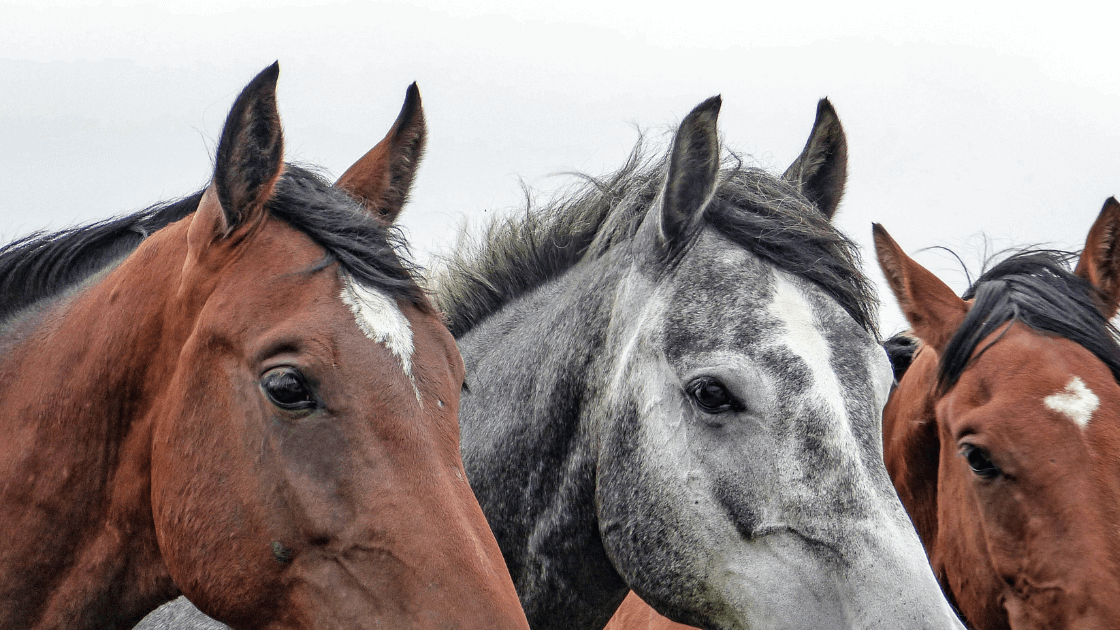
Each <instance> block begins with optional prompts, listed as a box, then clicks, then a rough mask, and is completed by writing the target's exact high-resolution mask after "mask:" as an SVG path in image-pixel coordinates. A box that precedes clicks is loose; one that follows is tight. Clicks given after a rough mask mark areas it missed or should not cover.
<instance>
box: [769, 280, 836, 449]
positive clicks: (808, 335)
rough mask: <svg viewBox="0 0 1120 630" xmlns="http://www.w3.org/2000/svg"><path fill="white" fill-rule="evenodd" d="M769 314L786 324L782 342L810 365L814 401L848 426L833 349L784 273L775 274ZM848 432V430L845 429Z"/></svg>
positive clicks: (801, 296) (803, 298)
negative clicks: (814, 394)
mask: <svg viewBox="0 0 1120 630" xmlns="http://www.w3.org/2000/svg"><path fill="white" fill-rule="evenodd" d="M770 311H771V313H772V314H773V315H774V316H775V317H777V318H778V319H779V320H781V321H782V323H783V324H785V330H784V333H785V334H784V335H782V337H781V341H782V343H783V345H784V346H785V347H786V348H788V349H789V350H790V351H792V352H793V353H794V354H796V355H797V356H799V357H801V358H802V360H804V361H805V363H806V364H807V365H808V367H809V371H810V372H811V373H812V375H813V385H814V386H815V387H814V390H815V393H816V395H817V402H818V403H819V404H822V405H824V406H826V407H827V408H828V409H830V410H831V411H832V412H833V414H835V417H836V419H837V420H839V421H840V422H841V424H842V425H843V426H844V427H845V429H848V426H847V425H848V411H847V408H846V407H845V406H844V393H843V392H842V391H841V389H840V379H839V378H837V376H836V373H835V372H833V371H832V361H831V358H832V352H831V350H830V349H829V347H828V341H826V340H825V338H824V335H823V334H822V333H821V330H820V325H819V324H818V322H817V318H816V317H815V316H814V315H813V307H812V305H811V304H809V301H808V300H807V299H806V298H805V294H804V293H803V292H802V291H801V289H799V288H798V287H797V285H796V284H794V283H793V282H791V281H790V280H789V279H788V278H786V276H785V274H784V272H780V271H779V272H775V273H774V301H773V302H772V303H771V304H770ZM845 432H848V431H845Z"/></svg>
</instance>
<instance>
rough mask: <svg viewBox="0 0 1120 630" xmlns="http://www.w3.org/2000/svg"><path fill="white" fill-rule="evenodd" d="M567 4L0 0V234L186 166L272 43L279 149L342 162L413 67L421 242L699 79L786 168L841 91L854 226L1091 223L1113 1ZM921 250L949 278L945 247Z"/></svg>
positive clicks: (1104, 151) (1118, 55)
mask: <svg viewBox="0 0 1120 630" xmlns="http://www.w3.org/2000/svg"><path fill="white" fill-rule="evenodd" d="M557 4H561V3H557ZM1000 4H1001V5H1003V6H1010V5H1011V3H1000ZM562 5H563V6H553V5H541V4H539V3H535V2H531V1H528V0H520V1H517V0H508V1H507V0H493V1H487V2H469V1H458V2H456V1H444V0H415V1H412V2H366V1H355V2H339V1H329V0H303V1H297V2H289V1H283V0H268V1H266V0H259V1H242V0H221V1H202V2H190V1H181V2H175V3H155V2H140V1H131V2H92V1H74V2H50V1H43V0H21V1H12V0H0V149H2V150H0V241H7V240H10V239H11V238H14V237H16V236H19V235H22V234H25V233H27V232H29V231H31V230H34V229H39V228H59V227H63V226H67V225H71V224H74V223H78V222H85V221H89V220H92V219H97V218H103V217H107V216H110V215H113V214H118V213H122V212H126V211H132V210H136V209H139V208H142V207H145V206H147V205H150V204H152V203H154V202H156V201H159V200H162V199H170V198H175V197H179V196H182V195H185V194H187V193H190V192H192V191H194V190H196V189H197V188H199V187H200V186H202V185H203V184H204V183H205V182H206V180H207V179H208V176H209V173H210V164H211V162H210V160H211V154H212V152H213V149H214V144H215V139H216V138H217V135H218V133H219V131H220V126H221V124H222V122H223V120H224V117H225V114H226V111H227V110H228V108H229V106H230V104H231V102H232V99H233V98H234V96H236V94H237V92H238V91H239V90H240V89H241V88H242V87H243V86H244V84H245V83H246V82H247V81H248V80H249V79H250V78H251V77H252V76H253V75H254V74H255V73H256V72H258V71H259V70H261V69H262V68H263V67H265V66H266V65H268V64H269V63H271V62H272V61H273V60H277V59H278V60H279V61H280V66H281V75H280V92H279V97H280V108H281V114H282V116H283V119H284V124H285V134H286V141H287V152H288V158H289V159H294V160H299V161H304V162H310V163H314V164H319V165H322V166H323V167H325V168H326V169H328V170H329V171H330V172H332V173H334V174H336V175H337V174H340V173H341V172H342V171H343V170H345V168H346V167H347V166H349V165H350V163H351V162H352V161H353V160H355V159H356V158H357V157H359V156H360V155H361V154H362V153H364V152H365V151H366V150H367V149H369V147H371V146H372V145H373V144H374V143H375V142H376V141H377V140H379V139H380V138H381V136H382V135H384V133H385V131H386V130H387V129H388V126H389V124H390V123H391V122H392V120H393V118H394V117H395V116H396V114H397V111H398V110H399V108H400V105H401V102H402V99H403V97H404V91H405V88H406V87H407V85H408V84H409V83H410V82H412V81H418V82H419V85H420V91H421V94H422V96H423V99H424V108H425V111H426V114H427V117H428V125H429V130H430V138H429V144H428V152H427V157H426V158H425V162H424V165H423V167H422V169H421V172H420V176H419V178H418V179H417V182H416V185H415V189H414V194H413V197H412V203H411V205H410V207H409V208H408V209H407V210H406V212H405V215H404V217H403V223H404V225H405V227H406V228H407V230H408V234H409V237H410V239H411V241H412V242H413V244H414V251H415V252H416V253H417V254H418V257H419V258H420V259H421V260H426V259H427V258H428V256H429V254H430V253H431V252H433V251H440V250H443V249H446V248H447V247H450V246H451V245H452V244H453V243H454V239H455V233H456V230H457V227H458V226H459V225H461V224H462V223H464V222H466V223H467V224H469V225H478V224H479V222H480V221H481V220H482V219H483V218H484V217H486V216H490V215H491V214H492V213H499V212H511V211H515V210H516V208H517V206H518V205H519V203H520V201H521V196H522V194H521V190H520V188H519V180H524V181H525V182H526V183H527V184H528V185H529V186H531V187H532V188H533V189H534V190H537V191H540V194H542V195H546V194H548V191H551V190H553V189H555V188H556V187H558V186H561V185H563V184H565V183H567V182H570V179H568V178H565V177H556V176H554V174H556V173H562V172H565V171H572V170H578V171H584V172H588V173H592V174H598V173H602V172H604V171H606V170H611V169H614V168H617V167H618V166H619V165H621V164H622V162H623V160H624V159H625V156H626V154H627V153H628V152H629V150H630V148H631V146H632V145H633V143H634V141H635V139H636V138H637V134H636V132H635V125H637V126H638V127H640V128H642V129H645V130H647V132H648V136H649V137H650V139H651V140H656V141H657V142H664V141H666V140H667V138H666V137H665V135H664V134H665V132H666V130H667V129H670V128H671V127H672V125H674V124H675V123H676V122H677V121H679V120H680V118H681V117H683V116H684V115H685V114H686V113H688V111H689V110H690V109H691V108H692V107H693V106H694V105H696V104H697V103H699V102H700V101H702V100H703V99H705V98H707V97H709V96H711V95H713V94H722V95H723V99H724V105H723V109H722V113H721V115H720V126H721V131H722V135H723V139H724V141H725V145H726V146H727V147H729V148H732V149H734V150H736V151H739V152H742V153H744V154H746V155H747V156H748V157H749V158H750V159H751V160H752V161H753V162H754V163H755V164H757V165H761V166H764V167H768V168H771V169H772V170H775V171H781V170H782V169H784V168H785V166H786V165H787V164H788V163H789V162H790V161H791V160H792V159H793V158H794V157H795V156H796V155H797V153H798V152H799V151H800V149H801V147H802V146H803V145H804V142H805V139H806V137H807V135H808V132H809V128H810V125H811V124H812V120H813V114H814V109H815V104H816V101H817V99H818V98H819V97H821V96H828V97H830V98H831V100H832V102H833V104H834V105H835V106H836V108H837V111H838V112H839V114H840V118H841V120H842V122H843V124H844V126H845V129H846V130H847V134H848V143H849V147H850V178H849V186H848V192H847V195H846V197H845V201H844V203H843V205H842V206H841V211H840V216H839V218H838V222H839V224H840V225H841V227H842V229H844V230H845V231H846V232H847V233H848V234H850V235H851V236H853V237H854V238H856V239H857V241H859V242H860V243H861V244H863V245H864V246H865V247H866V246H868V245H869V244H870V224H871V222H872V221H878V222H881V223H883V224H884V225H885V226H886V227H887V229H888V230H890V232H891V233H892V234H893V235H894V236H895V238H896V239H897V240H898V241H899V243H900V244H901V245H902V246H903V247H904V248H905V249H907V250H909V251H911V252H913V251H915V250H918V249H920V248H923V247H930V246H935V245H943V246H948V247H951V248H953V249H955V250H956V251H958V253H960V254H961V256H962V257H963V258H964V259H965V260H966V262H968V263H969V264H970V265H971V266H972V267H978V266H979V261H980V260H981V258H982V257H983V250H984V247H985V241H984V239H983V238H982V237H981V234H984V235H987V237H989V238H990V241H991V243H990V245H989V248H991V247H994V248H997V249H999V248H1004V247H1008V246H1011V245H1023V244H1028V243H1040V242H1045V243H1050V244H1053V245H1057V246H1061V247H1066V248H1080V247H1081V244H1082V242H1083V240H1084V237H1085V234H1086V233H1087V231H1088V228H1089V225H1090V224H1091V223H1092V220H1093V219H1094V218H1095V216H1096V214H1097V212H1098V211H1099V209H1100V207H1101V204H1102V203H1103V202H1104V200H1105V198H1107V197H1108V196H1109V195H1118V194H1120V116H1118V114H1120V61H1118V60H1120V37H1118V35H1117V33H1118V32H1120V28H1118V27H1120V20H1118V16H1120V8H1118V7H1120V5H1118V4H1117V3H1115V2H1111V3H1105V2H1091V3H1084V4H1082V3H1078V2H1062V3H1046V6H1045V7H1043V6H1042V4H1041V3H1039V4H1038V5H1037V7H1036V8H1031V7H1030V6H1028V4H1023V5H1022V6H1016V7H1015V8H1014V9H1013V10H1010V9H1001V8H998V7H997V6H995V5H994V3H993V4H991V5H985V4H978V3H975V2H938V3H924V6H922V7H920V8H913V9H911V8H904V3H891V4H890V5H889V6H888V5H887V3H882V4H880V3H874V4H865V3H858V2H844V3H839V2H831V3H828V4H823V3H822V4H820V5H818V4H814V3H802V2H769V3H751V2H706V1H704V0H689V1H686V2H678V3H672V4H660V3H656V2H648V1H647V2H641V3H638V2H610V1H609V0H599V1H587V0H567V1H565V2H564V3H562ZM934 5H936V6H934ZM865 258H866V259H867V262H868V263H870V271H871V273H872V275H873V276H874V277H875V278H876V279H879V278H880V276H879V273H878V271H877V269H875V267H874V257H873V254H872V252H871V251H870V250H865ZM917 258H918V259H919V260H920V261H922V262H923V263H925V264H927V265H929V266H930V267H931V268H932V269H934V270H935V271H936V272H937V273H939V274H940V275H942V277H943V278H945V279H946V280H948V281H950V283H951V284H952V285H953V286H954V288H956V289H958V290H960V289H962V288H963V284H964V280H963V276H962V275H961V274H960V273H959V271H958V269H957V267H956V263H955V262H952V261H951V260H947V259H946V258H945V257H944V256H943V255H941V254H939V253H938V252H936V251H931V252H926V253H924V254H919V255H917ZM883 298H884V309H883V320H884V332H887V333H890V332H893V331H895V330H897V329H899V328H901V327H902V320H901V317H900V316H899V315H898V314H897V312H896V307H895V306H894V304H893V302H892V301H890V300H889V296H887V295H883Z"/></svg>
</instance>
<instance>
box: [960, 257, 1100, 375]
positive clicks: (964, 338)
mask: <svg viewBox="0 0 1120 630" xmlns="http://www.w3.org/2000/svg"><path fill="white" fill-rule="evenodd" d="M1075 259H1076V255H1075V254H1071V253H1069V252H1062V251H1057V250H1036V251H1026V252H1021V253H1018V254H1015V255H1013V256H1011V257H1009V258H1007V259H1006V260H1004V261H1002V262H1000V263H999V264H997V265H996V266H994V267H992V268H991V269H989V270H988V271H986V272H984V274H983V275H981V276H980V277H979V278H978V279H977V280H976V282H975V283H973V285H972V286H971V287H969V288H968V290H967V291H965V293H964V295H963V296H961V297H962V298H964V299H966V300H967V299H974V300H975V301H974V302H973V304H972V307H971V308H970V309H969V311H968V315H967V316H966V317H965V320H964V322H963V323H962V324H961V326H960V328H959V329H958V330H957V332H956V334H954V335H953V338H952V339H951V340H950V341H949V344H948V345H947V346H946V348H945V352H944V353H943V355H942V357H941V365H940V367H939V369H938V387H939V388H940V389H941V391H945V390H946V389H947V388H949V387H951V386H952V385H953V384H954V383H956V382H957V379H958V378H960V375H961V373H962V372H963V371H964V370H965V368H967V367H968V365H969V364H970V363H971V361H974V360H975V358H971V357H972V355H973V353H974V352H975V350H976V347H977V345H978V344H979V343H980V341H981V340H983V339H986V338H987V337H988V336H989V335H991V334H992V333H994V332H996V331H997V330H999V329H1000V328H1001V327H1003V326H1004V325H1005V324H1008V323H1009V322H1021V323H1023V324H1025V325H1027V326H1030V327H1031V328H1033V329H1035V330H1037V331H1039V332H1041V333H1046V334H1053V335H1058V336H1061V337H1064V338H1066V339H1069V340H1070V341H1073V342H1075V343H1077V344H1078V345H1080V346H1082V347H1083V348H1085V349H1086V350H1088V351H1089V352H1092V353H1093V355H1094V356H1096V357H1097V358H1098V359H1100V360H1101V361H1103V362H1104V364H1105V365H1107V366H1108V367H1109V369H1110V370H1112V375H1113V377H1114V378H1116V379H1117V380H1120V346H1118V345H1117V343H1116V339H1115V337H1114V333H1115V332H1116V331H1115V330H1114V329H1113V327H1112V326H1111V325H1110V324H1109V322H1108V319H1107V318H1106V317H1105V316H1104V314H1103V313H1102V312H1101V309H1100V306H1099V304H1100V303H1101V301H1100V297H1099V296H1098V294H1097V290H1096V288H1094V287H1093V286H1092V285H1091V284H1090V283H1089V282H1087V281H1085V280H1083V279H1081V278H1079V277H1077V276H1075V275H1073V273H1072V272H1071V271H1070V269H1069V266H1070V261H1072V260H1075ZM996 341H998V337H997V338H996V339H995V340H993V341H991V342H989V343H988V345H987V346H984V347H983V348H981V349H980V352H979V353H977V354H976V358H979V356H980V355H981V354H983V352H984V351H985V350H987V349H988V348H989V347H991V345H992V344H994V343H996Z"/></svg>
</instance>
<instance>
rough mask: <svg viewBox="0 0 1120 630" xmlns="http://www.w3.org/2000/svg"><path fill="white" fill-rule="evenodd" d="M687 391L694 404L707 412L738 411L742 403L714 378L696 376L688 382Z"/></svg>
mask: <svg viewBox="0 0 1120 630" xmlns="http://www.w3.org/2000/svg"><path fill="white" fill-rule="evenodd" d="M687 390H688V393H689V395H690V396H692V398H693V400H695V401H696V404H698V405H700V408H701V409H703V410H704V411H706V412H707V413H723V412H725V411H740V410H741V409H742V408H743V406H742V404H741V403H740V402H739V401H738V400H736V399H735V397H734V396H732V395H731V392H729V391H727V388H726V387H724V386H723V383H721V382H719V381H717V380H715V379H714V378H708V377H703V378H698V379H696V380H694V381H692V382H691V383H689V384H688V388H687Z"/></svg>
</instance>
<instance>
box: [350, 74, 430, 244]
mask: <svg viewBox="0 0 1120 630" xmlns="http://www.w3.org/2000/svg"><path fill="white" fill-rule="evenodd" d="M427 137H428V128H427V126H426V125H425V123H424V108H423V107H422V106H421V104H420V89H419V88H417V87H416V84H415V83H413V84H412V85H410V86H408V91H407V92H406V93H405V97H404V106H403V107H401V113H400V114H399V115H398V116H397V120H396V122H394V123H393V127H392V129H390V130H389V133H388V134H386V136H385V138H384V139H382V140H381V142H378V143H377V146H375V147H373V148H372V149H370V150H369V152H368V153H366V154H365V155H363V156H362V157H361V159H359V160H358V161H357V162H355V163H354V164H353V165H352V166H351V167H350V168H348V169H346V172H345V173H343V174H342V177H339V178H338V181H337V182H335V184H334V185H335V186H337V187H338V188H341V189H342V190H345V191H346V192H348V193H350V195H351V196H352V197H354V198H355V199H357V200H358V201H361V202H362V205H364V206H365V207H366V209H367V210H369V211H370V212H371V213H372V214H373V216H374V217H376V218H377V219H378V220H380V221H381V222H383V223H385V224H386V225H388V224H390V223H393V222H394V221H396V220H397V216H398V215H400V213H401V209H402V208H404V204H405V202H406V201H408V191H409V189H411V188H412V180H413V179H415V177H416V169H417V168H418V167H419V166H420V158H421V156H422V154H423V153H424V142H425V140H426V139H427Z"/></svg>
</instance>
